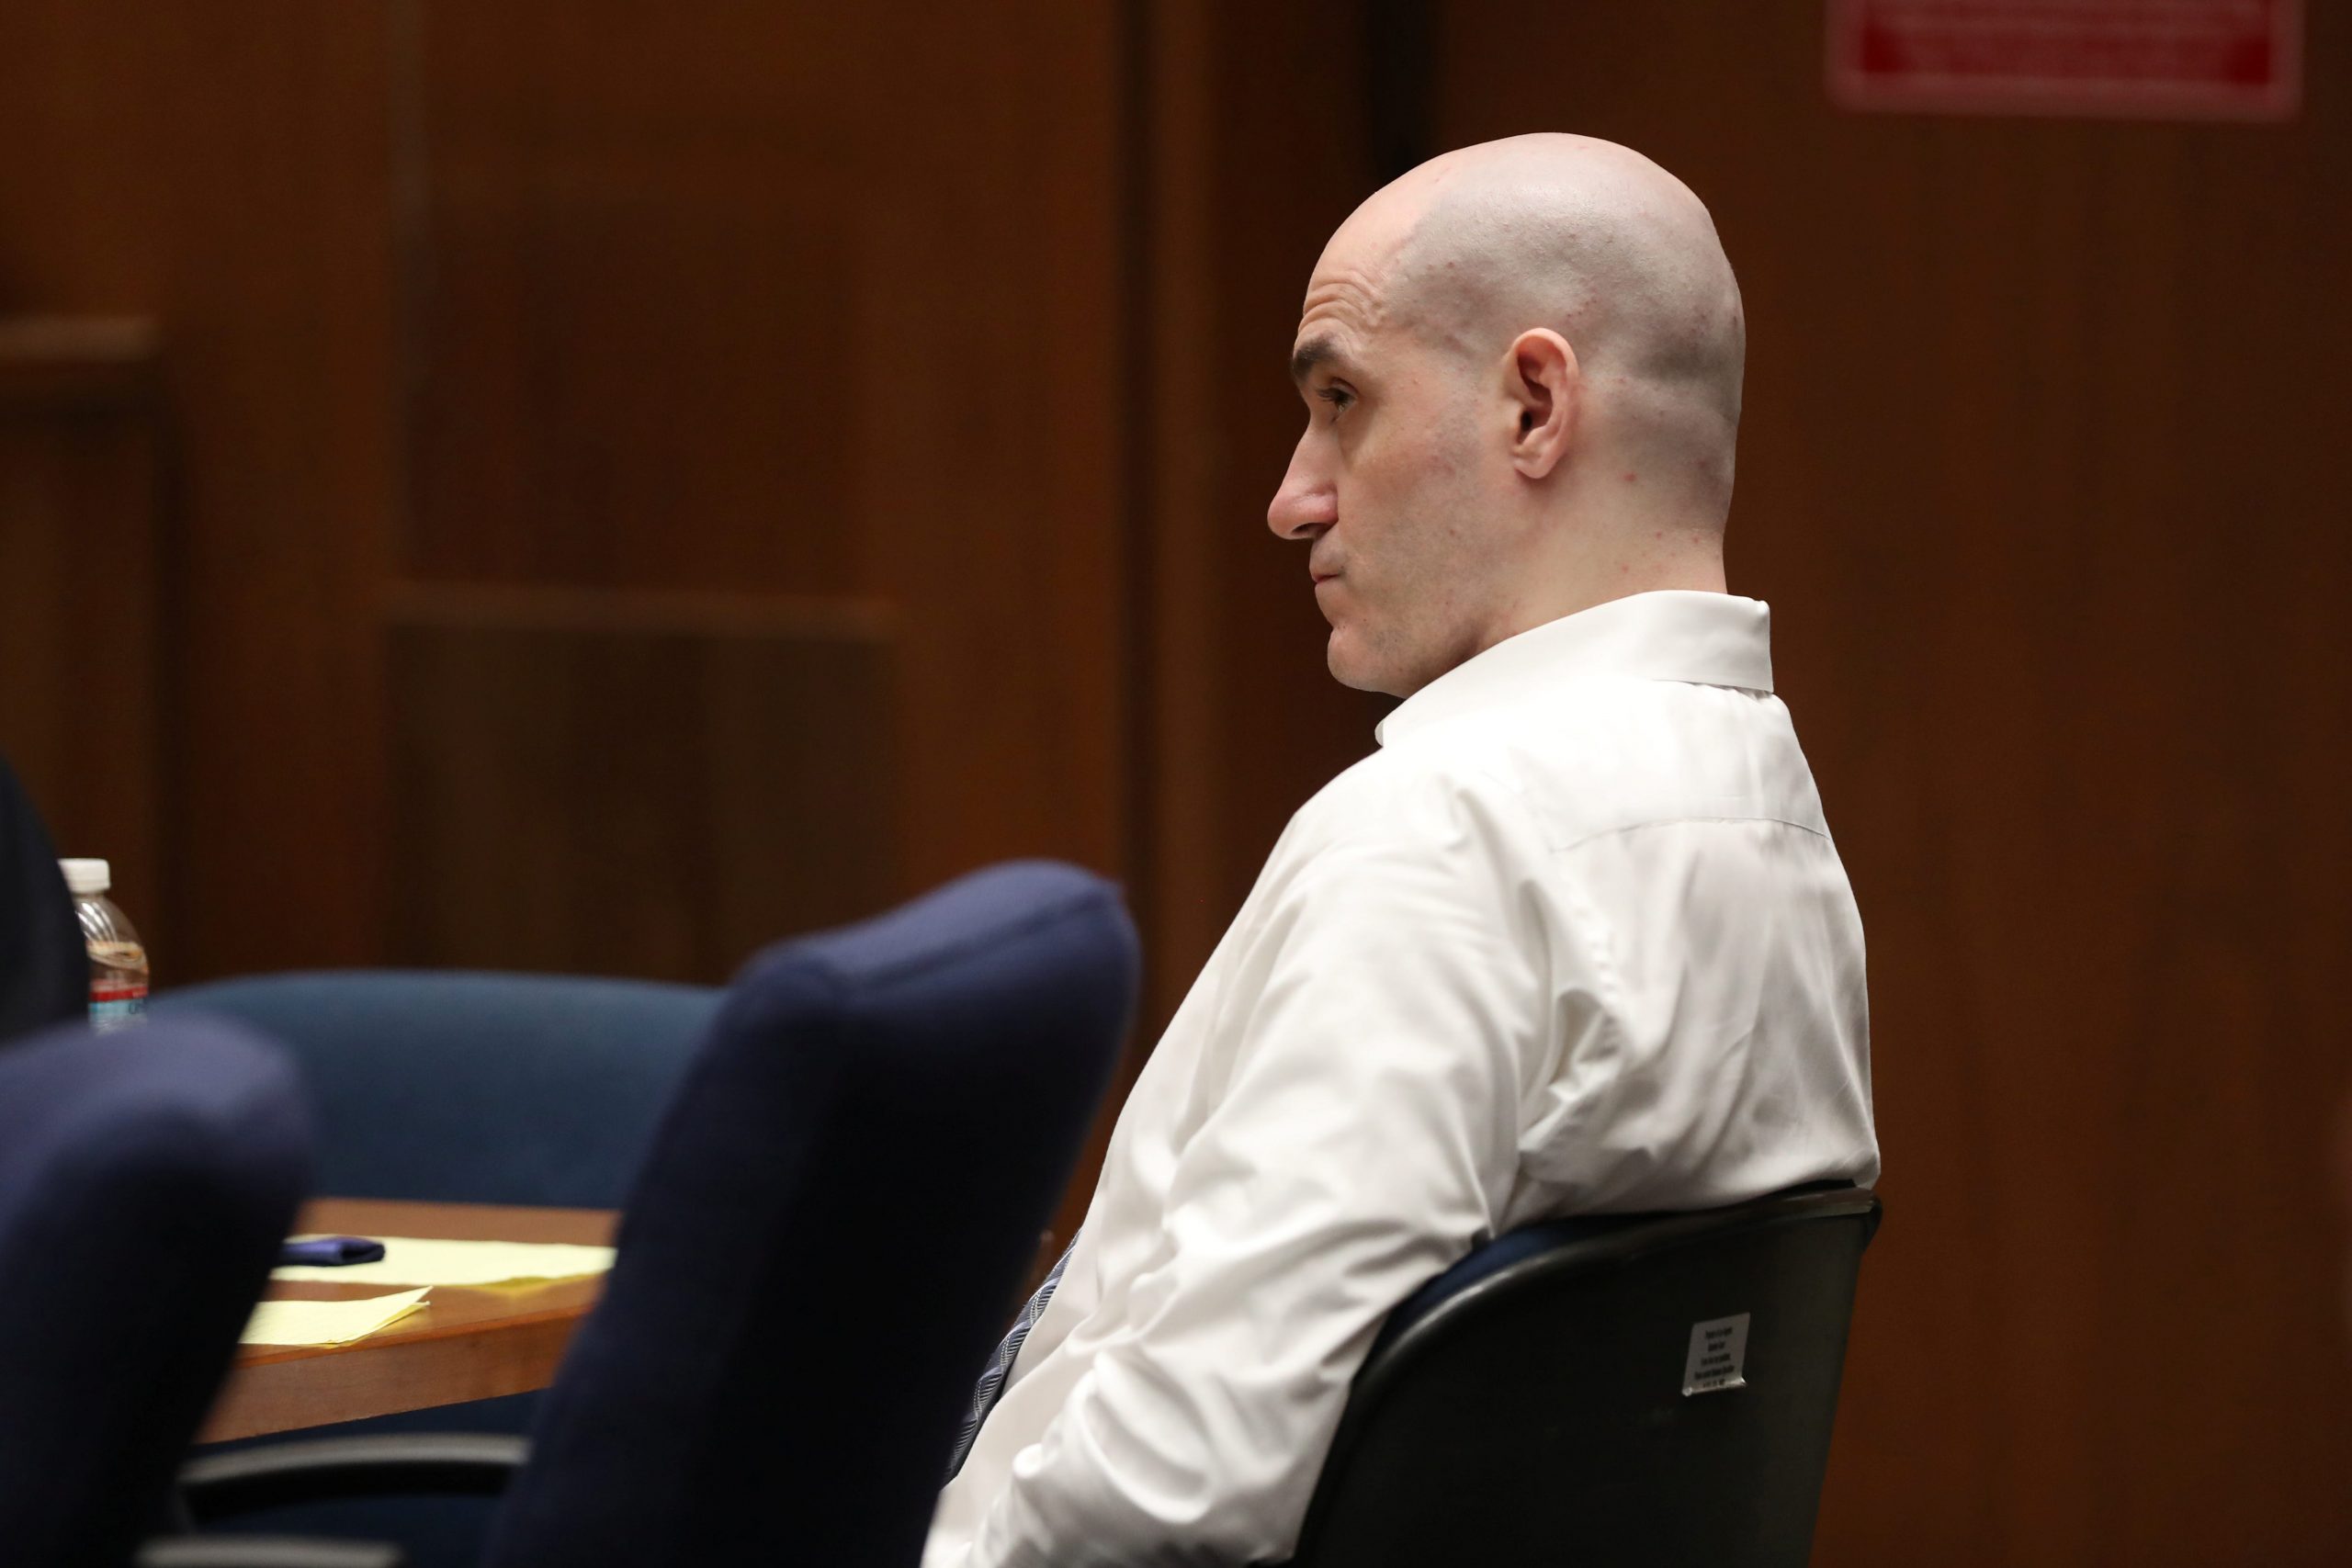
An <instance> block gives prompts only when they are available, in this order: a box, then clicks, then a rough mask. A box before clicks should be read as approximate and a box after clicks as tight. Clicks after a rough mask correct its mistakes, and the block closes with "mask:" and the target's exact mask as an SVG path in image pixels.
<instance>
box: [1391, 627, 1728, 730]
mask: <svg viewBox="0 0 2352 1568" xmlns="http://www.w3.org/2000/svg"><path fill="white" fill-rule="evenodd" d="M1584 675H1622V676H1629V677H1631V678H1633V679H1634V680H1640V681H1683V682H1691V683H1692V684H1695V685H1702V686H1740V687H1745V688H1746V689H1747V690H1749V691H1753V692H1769V691H1770V690H1771V689H1772V635H1771V611H1770V608H1768V607H1767V606H1766V605H1765V604H1763V603H1762V602H1761V601H1760V600H1756V599H1743V598H1740V597H1738V596H1737V595H1736V594H1730V593H1706V592H1691V591H1689V590H1684V589H1667V590H1660V591H1658V592H1650V593H1634V594H1629V595H1628V596H1626V597H1625V598H1623V599H1611V600H1610V601H1609V602H1608V603H1607V604H1595V605H1593V606H1592V607H1591V608H1590V609H1589V610H1579V611H1577V613H1576V614H1575V615H1563V616H1561V617H1560V618H1559V619H1558V620H1556V621H1547V622H1545V623H1544V625H1542V626H1532V627H1530V628H1529V629H1528V630H1526V631H1523V632H1521V633H1520V634H1519V635H1518V636H1516V637H1505V638H1504V639H1503V640H1502V641H1500V642H1498V643H1497V644H1495V646H1494V647H1492V648H1490V649H1487V650H1486V651H1485V652H1484V653H1481V654H1478V655H1476V657H1474V658H1471V659H1467V660H1464V661H1463V662H1462V663H1460V664H1457V665H1455V666H1454V667H1453V669H1451V670H1449V671H1446V672H1445V673H1444V674H1442V675H1441V676H1439V677H1438V678H1437V679H1436V680H1434V681H1431V682H1430V683H1429V684H1428V685H1426V686H1423V687H1422V688H1421V689H1420V690H1419V691H1418V692H1415V693H1414V694H1412V695H1411V696H1409V697H1407V698H1406V699H1405V701H1404V702H1403V703H1402V704H1400V705H1398V706H1397V708H1396V710H1395V711H1394V712H1392V713H1390V714H1389V716H1387V717H1386V718H1384V719H1382V720H1381V721H1380V723H1379V724H1378V725H1377V726H1376V727H1375V728H1374V729H1373V732H1372V733H1373V739H1375V740H1377V741H1379V742H1380V743H1381V744H1382V745H1384V746H1385V745H1388V744H1389V743H1391V742H1393V741H1395V740H1397V739H1399V738H1401V737H1402V736H1404V735H1406V734H1408V733H1409V732H1411V731H1412V730H1415V729H1419V728H1421V727H1422V726H1424V725H1428V724H1434V723H1436V722H1437V721H1439V720H1440V719H1446V718H1453V717H1454V716H1457V715H1460V714H1464V713H1470V712H1473V711H1475V710H1476V709H1479V708H1484V707H1491V706H1494V705H1498V704H1500V703H1507V702H1510V701H1511V700H1512V699H1514V698H1517V697H1522V696H1526V695H1528V694H1532V693H1534V692H1536V691H1539V690H1541V689H1543V688H1544V687H1547V686H1550V685H1553V684H1555V683H1556V682H1561V681H1565V680H1571V679H1574V678H1576V677H1577V676H1584Z"/></svg>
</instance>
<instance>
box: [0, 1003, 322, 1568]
mask: <svg viewBox="0 0 2352 1568" xmlns="http://www.w3.org/2000/svg"><path fill="white" fill-rule="evenodd" d="M310 1162H311V1134H310V1127H309V1123H308V1121H307V1119H306V1117H305V1115H304V1112H303V1110H302V1105H301V1100H300V1091H299V1089H298V1088H297V1086H296V1083H295V1078H294V1073H293V1070H292V1069H291V1068H290V1067H289V1066H287V1064H286V1063H285V1061H284V1060H283V1059H282V1058H281V1057H279V1056H278V1055H276V1054H274V1053H272V1052H271V1051H269V1050H267V1049H266V1048H265V1047H264V1046H263V1045H261V1044H260V1043H256V1042H255V1041H254V1039H253V1038H252V1037H251V1036H250V1035H249V1034H247V1033H246V1032H243V1031H242V1030H238V1029H235V1028H233V1027H232V1026H230V1025H227V1024H221V1023H200V1022H194V1021H187V1022H181V1023H178V1024H152V1025H150V1026H149V1027H148V1028H145V1029H141V1030H126V1031H122V1032H118V1033H114V1034H109V1035H92V1034H90V1033H88V1032H86V1031H85V1030H84V1029H80V1028H65V1029H58V1030H52V1031H50V1032H45V1033H42V1034H38V1035H35V1036H32V1037H31V1038H29V1039H28V1040H26V1041H24V1042H23V1043H20V1044H18V1045H17V1046H16V1047H15V1048H14V1049H11V1050H9V1051H7V1052H6V1053H0V1560H5V1561H6V1562H9V1563H11V1564H24V1565H27V1568H67V1565H80V1564H90V1565H93V1568H98V1565H103V1568H119V1564H120V1563H122V1562H125V1561H127V1559H128V1556H129V1553H130V1548H131V1546H132V1545H133V1543H134V1542H136V1541H137V1540H138V1539H139V1538H140V1537H141V1536H142V1535H143V1534H145V1533H146V1532H147V1531H148V1530H150V1529H153V1528H154V1527H155V1526H157V1525H158V1524H159V1523H161V1522H162V1521H163V1519H164V1515H165V1509H166V1505H167V1502H168V1500H169V1498H170V1495H171V1483H172V1476H173V1473H174V1472H175V1470H176V1469H177V1468H178V1465H179V1463H180V1461H181V1459H182V1458H183V1457H184V1455H185V1453H186V1450H187V1445H188V1441H189V1439H190V1438H192V1437H193V1436H194V1435H195V1432H196V1428H197V1424H198V1422H199V1421H201V1420H202V1419H203V1416H204V1412H205V1410H206V1408H207V1407H208V1406H209V1404H210V1403H211V1401H212V1396H213V1393H214V1392H215V1391H216V1389H217V1388H218V1386H219V1384H220V1378H221V1375H222V1373H223V1372H224V1371H226V1370H227V1368H228V1364H229V1358H230V1355H231V1353H232V1350H233V1348H234V1347H235V1344H236V1339H237V1332H238V1330H239V1329H240V1328H242V1327H243V1325H244V1322H245V1318H246V1316H247V1315H248V1314H250V1313H251V1312H252V1310H253V1304H254V1299H255V1298H256V1297H257V1296H258V1295H259V1294H260V1293H261V1287H262V1284H263V1281H264V1280H266V1279H267V1277H268V1274H269V1269H270V1265H271V1263H272V1262H273V1260H274V1259H275V1258H276V1257H277V1246H278V1242H279V1241H280V1240H281V1239H282V1238H283V1237H284V1236H285V1235H286V1233H287V1229H288V1225H289V1224H291V1223H292V1221H293V1218H294V1212H295V1208H296V1206H297V1205H298V1204H299V1203H300V1201H301V1199H302V1196H303V1192H304V1186H305V1183H306V1181H307V1180H308V1178H309V1174H310Z"/></svg>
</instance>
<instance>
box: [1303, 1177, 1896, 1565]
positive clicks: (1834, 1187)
mask: <svg viewBox="0 0 2352 1568" xmlns="http://www.w3.org/2000/svg"><path fill="white" fill-rule="evenodd" d="M1878 1212H1879V1206H1878V1200H1877V1199H1876V1198H1875V1197H1874V1196H1873V1195H1872V1194H1871V1193H1870V1192H1869V1191H1867V1190H1860V1189H1856V1188H1853V1187H1851V1186H1846V1185H1843V1184H1829V1185H1828V1190H1796V1191H1792V1192H1790V1193H1786V1194H1781V1195H1779V1196H1775V1197H1771V1198H1767V1199H1762V1200H1759V1201H1756V1202H1753V1203H1745V1204H1741V1205H1738V1206H1736V1207H1733V1208H1728V1209H1720V1210H1714V1211H1711V1212H1707V1213H1690V1214H1650V1215H1631V1216H1623V1215H1621V1216H1605V1217H1593V1218H1587V1219H1572V1220H1562V1221H1557V1222H1554V1223H1552V1224H1542V1225H1534V1226H1531V1227H1529V1228H1527V1229H1525V1230H1522V1231H1518V1232H1514V1233H1513V1234H1511V1235H1506V1236H1503V1237H1500V1238H1498V1240H1496V1241H1494V1242H1492V1243H1490V1244H1489V1245H1488V1246H1487V1247H1484V1248H1482V1249H1480V1250H1479V1251H1477V1252H1474V1253H1473V1254H1471V1255H1470V1256H1469V1257H1468V1258H1464V1260H1463V1261H1462V1262H1461V1263H1459V1264H1456V1265H1455V1266H1454V1267H1453V1269H1449V1270H1448V1271H1447V1272H1445V1273H1443V1274H1442V1275H1440V1276H1438V1278H1437V1279H1435V1280H1431V1281H1430V1283H1429V1284H1428V1285H1426V1286H1424V1287H1423V1288H1422V1289H1421V1290H1420V1291H1419V1292H1417V1293H1416V1294H1414V1295H1413V1296H1412V1297H1411V1298H1410V1299H1408V1301H1407V1302H1406V1303H1404V1304H1403V1305H1402V1306H1400V1307H1398V1308H1397V1311H1396V1312H1395V1313H1393V1314H1390V1316H1389V1320H1388V1322H1387V1323H1386V1324H1385V1325H1384V1326H1383V1327H1382V1330H1381V1333H1380V1337H1378V1338H1377V1339H1376V1340H1375V1341H1374V1345H1373V1348H1372V1351H1371V1353H1370V1355H1369V1356H1367V1357H1366V1359H1365V1361H1364V1365H1363V1369H1362V1370H1361V1371H1359V1372H1358V1373H1357V1376H1356V1381H1355V1384H1354V1386H1353V1388H1352V1389H1351V1391H1350V1393H1349V1398H1348V1406H1347V1410H1346V1414H1345V1415H1344V1416H1342V1418H1341V1421H1340V1429H1339V1433H1338V1436H1337V1437H1336V1438H1334V1439H1333V1442H1332V1445H1331V1451H1330V1455H1329V1458H1328V1459H1327V1460H1326V1461H1325V1464H1324V1468H1323V1473H1322V1475H1321V1477H1320V1479H1319V1481H1318V1482H1317V1488H1316V1492H1315V1496H1314V1500H1313V1502H1312V1503H1311V1504H1310V1505H1309V1506H1308V1510H1307V1516H1306V1525H1305V1527H1304V1529H1303V1530H1302V1533H1301V1536H1300V1540H1299V1548H1298V1551H1297V1553H1296V1555H1295V1557H1294V1558H1293V1559H1292V1562H1293V1565H1294V1568H1341V1565H1344V1568H1428V1565H1429V1564H1431V1563H1438V1562H1463V1563H1476V1564H1477V1565H1478V1568H1538V1565H1549V1564H1552V1563H1557V1562H1609V1563H1644V1564H1651V1563H1655V1564H1659V1565H1661V1568H1667V1565H1679V1564H1686V1563H1687V1564H1693V1565H1704V1568H1801V1565H1802V1564H1803V1563H1804V1562H1805V1560H1806V1557H1807V1555H1808V1554H1809V1552H1810V1551H1811V1548H1812V1540H1813V1526H1814V1518H1815V1513H1816V1511H1817V1509H1818V1507H1819V1504H1820V1497H1821V1483H1822V1477H1823V1472H1825V1470H1826V1467H1827V1464H1828V1458H1829V1433H1830V1425H1831V1422H1832V1420H1833V1418H1834V1417H1835V1416H1836V1414H1837V1409H1838V1381H1839V1375H1840V1372H1841V1371H1842V1369H1843V1367H1844V1363H1845V1354H1846V1329H1847V1324H1848V1322H1849V1319H1850V1317H1851V1316H1852V1313H1853V1303H1854V1287H1855V1281H1856V1277H1857V1275H1858V1273H1859V1271H1860V1266H1861V1258H1862V1249H1863V1248H1864V1247H1867V1246H1868V1245H1869V1243H1870V1238H1871V1233H1872V1232H1873V1231H1874V1230H1875V1229H1876V1228H1877V1224H1878Z"/></svg>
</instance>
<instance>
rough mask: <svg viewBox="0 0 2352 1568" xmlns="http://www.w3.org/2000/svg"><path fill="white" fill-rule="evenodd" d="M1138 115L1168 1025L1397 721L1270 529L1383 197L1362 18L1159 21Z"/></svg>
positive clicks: (1163, 1011)
mask: <svg viewBox="0 0 2352 1568" xmlns="http://www.w3.org/2000/svg"><path fill="white" fill-rule="evenodd" d="M1362 21H1363V17H1361V16H1358V15H1355V14H1353V13H1340V14H1339V15H1338V17H1337V18H1336V20H1335V17H1334V16H1333V15H1332V14H1329V13H1324V12H1317V11H1314V10H1310V9H1306V8H1295V7H1284V6H1273V7H1267V6H1248V5H1239V4H1218V5H1204V6H1166V7H1159V6H1154V7H1148V23H1149V27H1148V32H1147V34H1146V38H1145V55H1146V59H1147V62H1148V71H1147V73H1146V79H1145V81H1144V83H1143V85H1142V86H1141V88H1140V89H1139V97H1140V98H1141V100H1142V102H1143V103H1144V104H1145V105H1146V106H1147V107H1148V119H1149V127H1150V130H1149V135H1148V138H1147V139H1146V141H1145V145H1144V148H1143V151H1142V156H1143V158H1144V160H1146V162H1145V164H1144V166H1143V167H1142V169H1141V170H1140V171H1139V176H1138V177H1139V178H1140V179H1141V180H1142V181H1143V182H1144V196H1145V200H1144V202H1143V221H1144V223H1145V225H1146V229H1145V255H1146V274H1145V279H1144V282H1145V285H1146V298H1147V299H1148V301H1149V308H1150V310H1151V316H1150V318H1149V321H1148V341H1149V344H1150V353H1151V359H1150V372H1149V375H1148V378H1146V382H1145V385H1144V386H1143V388H1142V389H1141V390H1140V393H1139V396H1138V400H1137V402H1136V404H1135V405H1134V406H1135V412H1136V417H1137V418H1138V419H1140V420H1142V421H1143V422H1144V433H1145V442H1146V450H1147V454H1148V471H1149V476H1150V490H1149V493H1148V504H1149V506H1150V508H1151V510H1150V514H1149V525H1148V528H1147V529H1146V531H1145V543H1144V546H1143V547H1142V548H1143V554H1142V564H1143V566H1144V568H1145V579H1144V581H1145V588H1144V592H1142V593H1141V594H1140V595H1138V598H1137V601H1136V608H1135V612H1134V613H1135V615H1136V624H1137V631H1138V634H1139V636H1140V638H1141V640H1142V643H1143V648H1144V653H1143V657H1142V662H1141V666H1140V668H1141V676H1140V679H1139V682H1138V689H1139V692H1140V693H1141V696H1140V698H1139V700H1140V701H1141V703H1142V704H1143V708H1142V711H1141V713H1140V714H1139V716H1138V717H1139V722H1138V724H1137V726H1136V739H1135V742H1134V745H1135V751H1134V756H1133V761H1132V764H1131V765H1132V766H1134V767H1135V768H1136V770H1137V771H1138V774H1139V776H1140V778H1141V779H1142V781H1143V796H1142V798H1143V801H1144V806H1143V808H1142V816H1143V821H1142V834H1141V836H1142V842H1143V845H1144V848H1143V850H1142V852H1141V853H1140V854H1139V856H1138V862H1139V864H1140V865H1141V866H1142V867H1143V868H1144V871H1145V874H1146V887H1147V889H1148V900H1149V901H1148V908H1149V915H1150V929H1151V931H1152V935H1153V940H1154V953H1153V963H1152V966H1151V978H1152V998H1151V1001H1152V1010H1153V1014H1154V1017H1155V1018H1156V1019H1158V1020H1164V1019H1165V1018H1166V1017H1167V1016H1168V1015H1169V1014H1170V1012H1172V1011H1173V1010H1174V1009H1175V1006H1176V1004H1177V1002H1179V1001H1180V1000H1181V999H1182V996H1183V993H1184V991H1185V989H1186V988H1187V987H1189V986H1190V985H1191V984H1192V981H1193V976H1195V975H1196V974H1197V973H1198V972H1199V970H1200V966H1201V964H1203V963H1204V962H1205V961H1206V959H1207V957H1208V955H1209V953H1210V951H1211V949H1212V948H1214V947H1215V945H1216V941H1217V939H1218V937H1219V936H1220V935H1222V934H1223V932H1224V930H1225V927H1226V923H1227V921H1228V920H1229V919H1231V918H1232V916H1233V914H1234V912H1235V911H1236V910H1238V908H1240V906H1241V901H1242V899H1243V897H1245V896H1246V895H1247V894H1248V892H1249V889H1250V884H1251V882H1252V881H1254V880H1255V879H1256V876H1257V874H1258V870H1259V867H1260V866H1261V864H1262V863H1264V860H1265V856H1266V853H1267V852H1268V851H1269V850H1271V849H1272V847H1273V843H1274V840H1275V839H1276V838H1277V837H1278V836H1279V835H1280V833H1281V831H1282V828H1283V823H1284V822H1285V821H1286V820H1287V819H1288V818H1289V816H1290V814H1291V813H1292V812H1293V811H1295V810H1296V809H1297V808H1298V807H1300V806H1301V805H1303V804H1304V803H1305V802H1306V799H1307V797H1308V796H1310V795H1313V794H1314V793H1315V792H1316V791H1317V789H1319V788H1320V787H1322V785H1323V784H1325V783H1326V782H1327V781H1329V779H1330V778H1331V777H1332V776H1333V775H1334V774H1336V773H1339V772H1340V771H1341V770H1342V769H1344V768H1345V767H1346V766H1347V765H1348V764H1349V763H1351V762H1352V761H1355V760H1356V759H1357V758H1359V757H1362V756H1363V755H1364V754H1365V753H1366V752H1368V751H1369V750H1372V746H1373V739H1372V730H1373V726H1374V724H1375V723H1376V722H1378V719H1379V717H1380V716H1381V715H1382V714H1383V713H1384V712H1385V711H1386V709H1387V708H1388V707H1389V706H1390V705H1391V704H1390V703H1389V702H1388V700H1387V699H1385V698H1383V697H1378V696H1372V695H1367V694H1363V693H1358V692H1351V691H1349V690H1348V689H1346V688H1344V687H1342V686H1340V685H1339V684H1338V683H1337V682H1334V681H1333V680H1332V679H1331V678H1330V675H1329V672H1328V671H1327V670H1326V668H1325V665H1324V660H1323V647H1324V641H1325V637H1326V634H1327V632H1328V629H1329V628H1328V627H1327V626H1326V625H1325V623H1324V620H1323V617H1322V615H1321V614H1320V612H1318V611H1317V609H1316V606H1315V599H1314V594H1313V592H1312V589H1311V587H1310V584H1309V582H1308V579H1307V574H1306V556H1305V553H1304V551H1303V550H1302V549H1300V547H1297V546H1295V545H1291V544H1287V543H1285V542H1284V541H1282V540H1280V539H1277V538H1276V537H1275V536H1273V534H1272V532H1271V531H1270V530H1269V529H1268V528H1267V526H1266V521H1265V518H1266V507H1267V504H1268V503H1269V502H1271V501H1272V498H1273V493H1274V491H1275V489H1276V487H1277V486H1278V485H1279V484H1280V483H1281V481H1282V477H1283V471H1284V469H1285V468H1287V467H1288V465H1289V461H1290V453H1291V448H1292V446H1294V445H1295V443H1296V441H1297V439H1298V435H1299V432H1300V431H1301V430H1302V429H1303V428H1304V427H1305V423H1306V412H1305V407H1304V405H1303V404H1302V403H1301V402H1300V401H1299V399H1298V394H1297V392H1296V390H1295V389H1294V388H1293V387H1292V385H1291V382H1290V378H1289V373H1288V364H1289V355H1290V346H1291V341H1292V337H1293V335H1294V333H1295V330H1296V327H1297V324H1298V310H1299V301H1300V299H1301V298H1302V297H1303V296H1304V295H1305V294H1306V279H1307V276H1308V274H1309V273H1310V272H1311V271H1312V269H1313V267H1314V265H1315V259H1316V257H1317V255H1319V254H1321V252H1322V249H1323V242H1324V240H1325V239H1326V238H1327V237H1328V236H1329V233H1330V231H1332V230H1333V229H1335V228H1337V227H1338V226H1339V224H1340V220H1342V219H1344V218H1345V217H1346V216H1347V215H1348V213H1349V212H1350V211H1351V209H1353V208H1354V207H1355V205H1356V203H1357V202H1358V201H1360V200H1362V199H1363V197H1365V196H1366V195H1368V194H1370V192H1371V190H1372V188H1373V186H1374V184H1375V183H1376V182H1375V180H1374V160H1373V155H1372V152H1371V151H1370V138H1369V136H1368V134H1367V131H1368V127H1369V125H1370V118H1371V105H1370V104H1369V102H1368V101H1367V96H1366V90H1365V75H1364V60H1363V56H1364V48H1363V45H1364V41H1365V40H1364V36H1363V30H1362V27H1361V25H1360V24H1361V23H1362Z"/></svg>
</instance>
